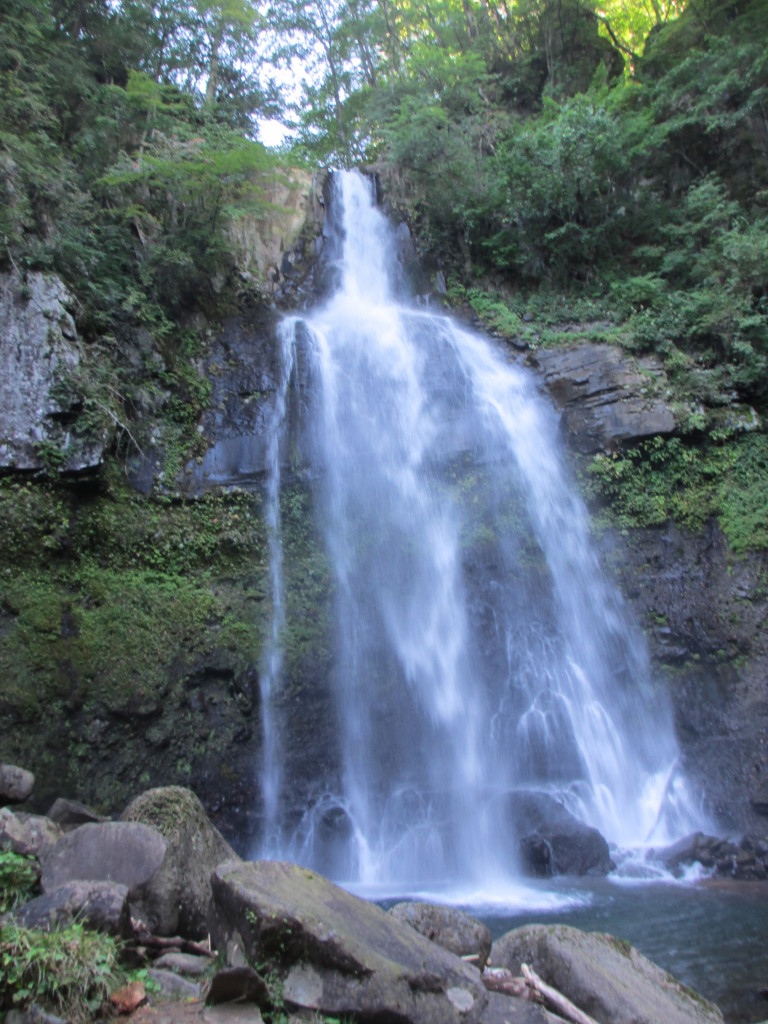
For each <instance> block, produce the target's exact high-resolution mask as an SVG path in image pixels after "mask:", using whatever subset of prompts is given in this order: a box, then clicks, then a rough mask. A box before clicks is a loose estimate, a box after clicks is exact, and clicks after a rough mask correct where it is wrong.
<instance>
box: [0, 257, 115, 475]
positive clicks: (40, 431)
mask: <svg viewBox="0 0 768 1024" xmlns="http://www.w3.org/2000/svg"><path fill="white" fill-rule="evenodd" d="M72 303H73V300H72V297H71V296H70V295H69V293H68V292H67V289H66V288H65V286H64V284H63V283H62V281H61V280H60V279H59V278H58V277H56V276H55V275H54V274H41V273H28V274H27V275H26V276H25V278H24V279H23V280H22V278H21V277H20V276H19V275H18V274H17V273H15V272H14V273H12V274H2V275H0V468H2V469H15V470H36V469H41V468H42V467H43V466H44V465H45V463H46V459H48V460H49V461H50V459H51V458H55V460H56V466H57V468H59V469H60V470H62V471H66V472H82V471H84V470H88V469H94V468H95V467H97V466H99V465H100V464H101V462H102V459H103V457H104V452H105V449H106V444H107V439H106V437H104V436H97V435H90V436H83V435H78V434H76V433H74V432H73V430H72V425H73V423H74V422H75V420H76V419H77V416H78V413H79V411H80V408H81V406H82V396H81V395H80V394H79V393H78V389H77V385H76V383H75V381H74V378H75V375H76V374H77V371H78V368H79V366H80V361H81V352H80V345H79V341H78V337H77V329H76V327H75V322H74V320H73V318H72V315H71V313H70V312H69V309H70V308H71V306H72Z"/></svg>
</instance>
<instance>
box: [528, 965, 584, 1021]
mask: <svg viewBox="0 0 768 1024" xmlns="http://www.w3.org/2000/svg"><path fill="white" fill-rule="evenodd" d="M521 970H522V972H523V977H524V978H525V980H526V982H527V983H528V985H530V987H531V988H532V989H533V990H534V991H535V992H538V993H539V995H540V996H541V998H542V1001H543V1003H544V1005H545V1006H546V1007H547V1008H548V1009H550V1010H554V1012H555V1013H557V1014H559V1015H560V1016H561V1017H563V1018H564V1019H565V1020H569V1021H572V1024H597V1021H596V1020H595V1018H594V1017H590V1016H589V1014H588V1013H584V1011H583V1010H580V1009H579V1008H578V1006H576V1004H575V1003H572V1002H571V1000H570V999H567V998H566V997H565V996H564V995H563V994H562V992H558V991H557V989H556V988H552V986H551V985H547V983H546V982H545V981H542V980H541V978H540V977H539V976H538V974H536V972H535V971H533V970H531V968H530V967H529V966H528V964H522V965H521Z"/></svg>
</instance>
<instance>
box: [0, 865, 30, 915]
mask: <svg viewBox="0 0 768 1024" xmlns="http://www.w3.org/2000/svg"><path fill="white" fill-rule="evenodd" d="M39 877H40V872H39V870H38V868H37V864H36V862H35V860H34V858H33V857H24V856H22V855H21V854H20V853H14V852H13V851H12V850H3V851H0V914H4V913H5V912H6V911H8V910H13V908H14V907H16V906H18V904H19V903H24V902H26V900H28V899H29V898H30V897H31V896H32V894H33V892H34V890H35V887H36V885H37V882H38V879H39Z"/></svg>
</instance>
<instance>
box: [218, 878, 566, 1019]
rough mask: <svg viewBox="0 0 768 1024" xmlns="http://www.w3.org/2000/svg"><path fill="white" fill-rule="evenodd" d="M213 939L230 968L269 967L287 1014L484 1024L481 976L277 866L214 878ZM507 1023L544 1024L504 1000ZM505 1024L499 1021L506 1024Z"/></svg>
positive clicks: (353, 900) (405, 930) (354, 902)
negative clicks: (246, 964)
mask: <svg viewBox="0 0 768 1024" xmlns="http://www.w3.org/2000/svg"><path fill="white" fill-rule="evenodd" d="M212 884H213V898H214V906H213V913H212V920H211V931H212V937H213V940H214V942H215V944H216V946H217V948H218V949H219V951H220V952H221V953H225V954H226V957H227V961H228V962H229V963H234V964H237V963H241V962H242V960H243V958H244V959H245V960H247V961H248V962H250V963H251V964H252V965H254V966H255V965H258V964H262V963H265V962H267V963H270V962H271V963H272V964H273V965H276V967H277V969H278V970H279V971H280V972H281V975H282V980H283V984H282V993H283V999H284V1001H285V1005H286V1007H287V1008H288V1009H289V1010H291V1009H293V1010H306V1011H315V1012H317V1013H320V1014H327V1015H333V1016H341V1017H344V1016H349V1017H350V1018H351V1019H353V1020H355V1021H358V1022H360V1024H365V1022H366V1021H370V1022H374V1021H378V1022H380V1021H385V1020H387V1021H393V1022H394V1021H397V1022H400V1024H409V1022H412V1024H452V1022H459V1021H466V1022H467V1024H472V1022H481V1021H483V1020H484V1019H485V1018H484V1016H483V1014H484V1011H485V1009H486V1007H487V1006H488V1004H489V997H488V993H487V992H486V990H485V988H484V986H483V984H482V981H481V976H480V972H479V971H478V970H477V969H476V968H474V967H472V966H470V965H469V964H467V963H465V962H464V961H463V960H461V959H460V958H459V957H457V956H454V955H453V954H452V953H449V952H448V951H447V950H444V949H441V948H440V946H437V945H436V944H435V943H433V942H430V941H429V939H426V938H424V937H423V936H422V935H419V934H418V933H417V932H416V931H414V930H413V929H412V928H409V927H407V926H405V925H402V924H400V923H399V922H398V921H397V920H396V919H395V918H394V917H393V916H392V915H391V914H387V913H386V912H385V911H384V910H382V909H381V908H379V907H376V906H374V905H373V904H371V903H368V902H366V901H365V900H361V899H359V898H358V897H356V896H353V895H351V894H350V893H348V892H346V891H345V890H343V889H340V888H339V887H338V886H336V885H334V884H333V883H332V882H329V881H327V880H326V879H325V878H323V877H322V876H320V875H317V874H315V873H314V872H312V871H308V870H306V869H304V868H300V867H297V866H295V865H293V864H287V863H283V862H276V861H260V862H256V863H249V864H245V863H242V862H240V863H235V862H233V863H228V864H222V865H221V866H220V867H218V868H217V869H216V871H215V872H214V874H213V877H212ZM505 1005H506V1007H507V1011H508V1012H507V1014H506V1018H505V1019H507V1020H508V1021H510V1022H511V1024H518V1022H522V1021H534V1020H537V1021H541V1020H545V1019H547V1018H546V1017H545V1016H542V1015H541V1014H540V1011H538V1010H535V1014H536V1015H535V1016H530V1015H529V1013H528V1011H529V1010H531V1009H533V1008H531V1007H529V1006H528V1005H527V1004H525V1003H519V1004H518V1002H517V1001H515V1000H513V999H508V1000H507V1001H506V1004H505ZM500 1019H501V1018H499V1020H500Z"/></svg>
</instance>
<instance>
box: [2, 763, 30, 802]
mask: <svg viewBox="0 0 768 1024" xmlns="http://www.w3.org/2000/svg"><path fill="white" fill-rule="evenodd" d="M34 787H35V776H34V775H33V774H32V772H28V771H27V770H26V768H19V767H18V766H17V765H15V764H0V805H4V804H22V803H24V801H25V800H26V799H27V798H28V797H29V796H30V795H31V793H32V790H33V789H34Z"/></svg>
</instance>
